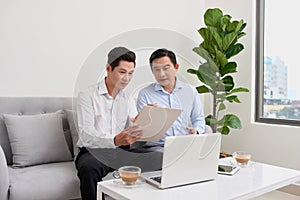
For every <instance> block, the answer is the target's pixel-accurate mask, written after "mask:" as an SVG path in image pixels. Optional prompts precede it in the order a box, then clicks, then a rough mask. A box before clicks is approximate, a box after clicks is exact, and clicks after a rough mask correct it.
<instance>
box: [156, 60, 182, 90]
mask: <svg viewBox="0 0 300 200" xmlns="http://www.w3.org/2000/svg"><path fill="white" fill-rule="evenodd" d="M178 68H179V65H178V64H176V65H174V64H173V63H172V62H171V60H170V58H169V57H168V56H164V57H161V58H157V59H154V60H153V61H152V73H153V75H154V77H155V79H156V81H157V82H158V83H159V84H160V85H161V86H162V87H163V88H164V89H167V88H169V89H173V88H174V85H175V75H176V73H177V71H178Z"/></svg>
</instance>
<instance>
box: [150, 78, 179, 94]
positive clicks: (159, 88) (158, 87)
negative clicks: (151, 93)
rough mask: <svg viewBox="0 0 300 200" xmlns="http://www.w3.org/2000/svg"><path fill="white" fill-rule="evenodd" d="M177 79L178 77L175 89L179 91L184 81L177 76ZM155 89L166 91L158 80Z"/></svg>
mask: <svg viewBox="0 0 300 200" xmlns="http://www.w3.org/2000/svg"><path fill="white" fill-rule="evenodd" d="M175 79H176V83H175V88H174V90H173V91H177V90H179V89H182V87H183V83H182V82H181V81H180V80H179V79H178V78H177V77H175ZM154 90H155V91H159V90H161V91H165V90H164V88H163V87H162V86H161V85H160V84H159V83H158V82H155V85H154Z"/></svg>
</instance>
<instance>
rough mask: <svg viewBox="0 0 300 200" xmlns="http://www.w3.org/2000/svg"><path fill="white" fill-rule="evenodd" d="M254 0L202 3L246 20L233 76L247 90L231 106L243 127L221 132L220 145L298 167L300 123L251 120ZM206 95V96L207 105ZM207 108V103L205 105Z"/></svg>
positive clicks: (207, 0)
mask: <svg viewBox="0 0 300 200" xmlns="http://www.w3.org/2000/svg"><path fill="white" fill-rule="evenodd" d="M254 6H255V5H254V1H253V0H243V1H240V0H223V1H219V0H205V7H206V8H208V7H219V8H221V9H222V10H223V12H224V13H228V14H230V15H231V16H232V17H233V19H237V20H239V19H244V20H245V21H246V22H247V27H246V29H245V32H246V33H247V36H245V37H244V38H242V40H241V42H242V43H243V44H244V45H245V50H244V51H242V52H241V53H240V54H239V55H238V56H236V57H237V58H236V59H237V62H238V76H236V77H235V80H236V82H237V85H238V86H243V87H247V88H249V89H250V90H251V92H250V93H249V94H247V93H246V94H242V93H241V95H240V99H241V101H242V103H241V104H235V105H234V106H231V107H230V111H229V112H232V113H237V114H238V115H239V117H240V118H241V120H242V125H243V128H242V129H241V130H234V131H232V134H230V135H229V136H223V141H222V149H223V150H224V151H227V152H234V151H236V150H246V151H249V152H251V153H252V155H253V159H254V160H256V161H261V162H265V163H270V164H275V165H279V166H285V167H290V168H294V169H298V170H299V169H300V156H299V155H300V145H299V141H300V131H299V127H291V126H278V125H267V124H261V123H256V122H254V96H255V85H254V83H255V77H254V76H255V63H254V51H255V48H254V45H255V44H254V42H255V35H254V31H255V24H253V23H254V22H255V21H254V20H255V19H254V17H255V15H254ZM208 102H209V99H208V98H207V97H206V98H205V103H206V106H209V107H210V105H209V104H208ZM206 108H207V109H209V108H208V107H206Z"/></svg>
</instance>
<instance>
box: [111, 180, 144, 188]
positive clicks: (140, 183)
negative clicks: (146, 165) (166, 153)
mask: <svg viewBox="0 0 300 200" xmlns="http://www.w3.org/2000/svg"><path fill="white" fill-rule="evenodd" d="M113 183H114V184H116V185H118V186H120V187H124V188H133V187H138V186H140V185H142V184H143V183H145V180H144V179H142V178H138V179H137V180H136V182H135V183H134V184H132V185H127V184H124V183H123V181H122V179H114V180H113Z"/></svg>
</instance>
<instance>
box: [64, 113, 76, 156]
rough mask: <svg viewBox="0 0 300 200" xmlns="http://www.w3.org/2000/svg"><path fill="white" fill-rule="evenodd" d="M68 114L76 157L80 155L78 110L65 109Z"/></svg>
mask: <svg viewBox="0 0 300 200" xmlns="http://www.w3.org/2000/svg"><path fill="white" fill-rule="evenodd" d="M64 111H65V112H66V114H67V119H68V122H69V126H70V131H71V135H72V143H73V153H74V157H76V156H77V155H78V146H77V142H78V125H77V115H76V112H75V111H73V110H68V109H66V110H64Z"/></svg>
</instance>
